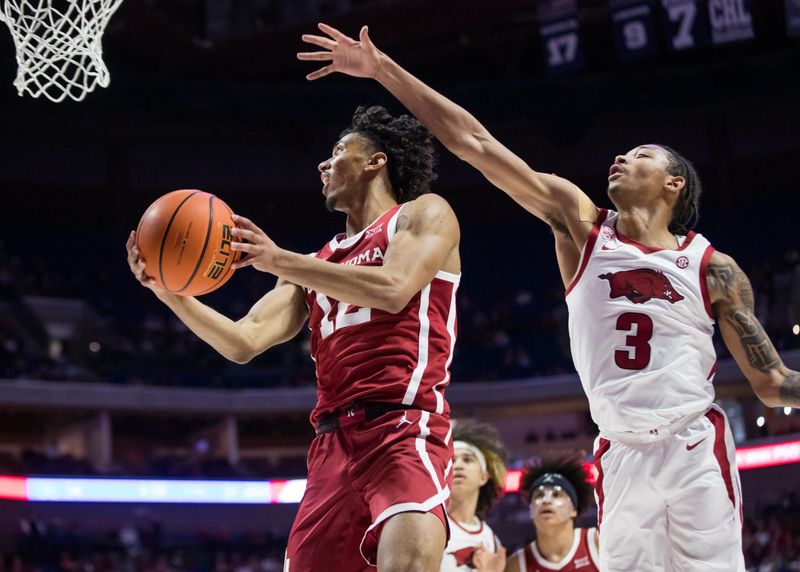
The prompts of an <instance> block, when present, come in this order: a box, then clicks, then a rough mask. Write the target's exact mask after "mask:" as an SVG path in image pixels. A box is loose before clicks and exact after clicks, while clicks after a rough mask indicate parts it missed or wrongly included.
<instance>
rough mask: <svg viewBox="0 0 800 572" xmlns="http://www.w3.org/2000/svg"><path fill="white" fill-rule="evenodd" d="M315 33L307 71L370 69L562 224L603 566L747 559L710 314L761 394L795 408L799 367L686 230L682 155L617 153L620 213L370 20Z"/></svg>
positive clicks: (682, 566) (729, 564) (691, 565)
mask: <svg viewBox="0 0 800 572" xmlns="http://www.w3.org/2000/svg"><path fill="white" fill-rule="evenodd" d="M320 30H322V32H323V33H325V34H326V36H316V35H305V36H303V40H304V41H306V42H308V43H310V44H313V45H315V46H318V47H320V48H322V51H317V52H309V53H302V54H298V58H299V59H302V60H309V61H320V62H325V65H324V67H322V68H321V69H318V70H316V71H314V72H312V73H311V74H309V75H308V76H307V77H308V79H311V80H313V79H317V78H321V77H324V76H326V75H328V74H330V73H333V72H341V73H345V74H348V75H352V76H356V77H368V78H374V79H375V80H376V81H378V82H379V83H380V84H381V85H383V86H384V87H385V88H386V89H388V90H389V91H390V92H391V93H392V94H393V95H394V96H395V97H397V98H398V99H399V100H400V101H401V102H402V103H403V104H404V105H405V106H406V107H407V108H408V109H409V110H410V111H411V112H412V113H413V114H414V115H415V116H416V117H417V118H418V119H419V120H420V121H421V122H422V123H423V124H424V125H425V126H427V127H428V128H429V129H430V130H431V132H432V133H433V134H434V135H435V136H436V137H437V138H438V139H439V140H440V141H441V142H442V143H443V144H444V146H445V147H447V148H448V149H449V150H450V151H451V152H453V153H454V154H455V155H457V156H458V157H460V158H461V159H463V160H465V161H466V162H468V163H469V164H471V165H472V166H474V167H475V168H477V169H478V170H480V171H481V172H482V173H483V174H484V176H486V178H487V179H488V180H489V181H491V182H492V183H493V184H494V185H496V186H497V187H498V188H500V189H501V190H503V191H504V192H505V193H507V194H508V195H509V196H510V197H511V198H512V199H514V200H515V201H516V202H517V203H518V204H519V205H520V206H522V207H523V208H525V209H526V210H527V211H529V212H530V213H531V214H533V215H535V216H536V217H538V218H540V219H542V220H543V221H545V222H546V223H547V224H548V225H550V227H551V229H552V230H553V232H554V233H555V234H556V237H557V239H556V252H557V259H558V263H559V269H560V271H561V276H562V278H563V279H564V285H565V286H566V287H567V305H568V306H569V309H570V312H569V321H570V342H571V345H572V354H573V360H574V362H575V367H576V369H577V370H578V373H579V375H580V378H581V383H582V384H583V387H584V389H585V391H586V394H587V396H588V398H589V405H590V409H591V413H592V417H593V418H594V420H595V422H596V423H597V424H598V426H599V427H600V439H598V442H597V445H596V452H595V460H596V463H597V465H598V470H599V471H600V478H599V479H598V484H597V494H598V499H599V503H598V504H599V507H598V512H599V518H601V519H603V520H602V521H601V522H602V524H601V527H600V531H601V539H600V560H601V567H602V568H603V570H604V572H615V571H619V572H629V571H630V570H636V571H637V572H647V571H651V570H652V571H661V570H665V569H669V568H670V567H672V568H675V569H678V570H692V571H695V570H698V571H699V570H703V571H712V570H714V571H720V572H723V571H724V572H732V571H740V572H741V571H743V570H744V560H743V558H742V550H741V534H740V528H741V522H740V509H741V498H740V490H739V489H740V487H739V483H738V472H737V470H736V464H735V463H736V462H735V451H734V446H733V438H732V435H731V432H730V429H729V427H728V424H727V422H726V420H725V416H724V413H723V412H722V411H721V410H719V408H717V407H716V406H713V405H712V403H713V399H714V390H713V385H712V382H713V378H714V373H715V372H716V368H715V366H714V359H715V357H714V355H715V354H714V345H713V342H712V333H713V330H714V321H715V320H716V322H717V325H718V327H719V329H720V331H721V333H722V336H723V338H724V340H725V343H726V345H727V347H728V349H729V350H730V352H731V354H732V355H733V357H734V358H735V360H736V362H737V363H738V365H739V367H740V368H741V370H742V372H743V373H744V375H745V377H746V378H747V379H748V381H749V382H750V384H751V386H752V388H753V390H754V392H755V394H756V395H757V396H758V398H759V399H760V400H761V401H762V402H763V403H764V404H765V405H767V406H769V407H781V406H784V407H787V406H788V407H800V373H798V372H796V371H792V370H790V369H788V368H787V367H786V366H785V365H784V363H783V361H782V360H781V358H780V356H779V355H778V353H777V351H776V350H775V347H774V346H773V344H772V342H771V341H770V339H769V337H768V336H767V334H766V332H765V331H764V328H763V327H762V326H761V324H760V323H759V321H758V319H757V318H756V316H755V312H754V301H753V291H752V287H751V285H750V282H749V280H748V279H747V277H746V276H745V274H744V273H743V272H742V270H741V269H740V268H739V266H738V265H737V264H736V262H735V261H734V260H733V259H732V258H731V257H730V256H728V255H726V254H722V253H720V252H717V251H715V250H714V249H713V248H712V247H711V246H710V244H709V243H708V241H707V240H705V239H704V238H703V237H702V236H701V235H699V234H696V233H694V232H692V231H691V229H692V227H693V226H694V224H695V223H696V221H697V215H698V208H699V206H698V204H699V196H700V190H701V186H700V181H699V179H698V177H697V173H696V172H695V170H694V168H693V166H692V165H691V163H689V161H687V160H686V159H685V158H684V157H682V156H681V155H680V154H679V153H678V152H676V151H675V150H673V149H670V148H669V147H666V146H663V145H655V144H648V145H640V146H638V147H635V148H634V149H631V150H630V151H628V152H626V153H625V154H623V155H618V156H617V157H616V158H615V160H614V163H613V165H612V166H611V168H610V170H609V177H608V195H609V198H610V199H611V201H612V202H613V203H614V205H615V207H616V209H617V212H614V211H611V210H606V209H600V208H598V207H597V206H596V205H595V204H594V203H593V202H592V201H591V199H589V197H588V196H586V194H584V192H583V191H582V190H581V189H580V188H578V187H577V186H576V185H574V184H573V183H571V182H570V181H568V180H566V179H563V178H561V177H557V176H555V175H550V174H546V173H541V172H537V171H534V170H533V169H532V168H530V167H529V166H528V165H527V164H526V163H525V162H524V161H523V160H522V159H520V158H519V157H518V156H516V155H515V154H514V153H512V152H511V151H510V150H509V149H507V148H506V147H505V146H503V145H502V144H501V143H500V142H499V141H497V139H495V138H494V137H492V135H491V134H490V133H489V132H488V131H487V130H486V128H485V127H484V126H483V125H481V124H480V123H479V122H478V121H477V120H476V119H475V118H474V117H473V116H472V115H471V114H469V113H468V112H467V111H466V110H464V109H463V108H461V107H459V106H458V105H456V104H455V103H453V102H451V101H449V100H448V99H447V98H445V97H444V96H442V95H441V94H439V93H437V92H436V91H434V90H433V89H431V88H430V87H428V86H426V85H425V84H423V83H422V82H421V81H419V80H418V79H417V78H415V77H414V76H412V75H411V74H409V73H408V72H407V71H405V70H404V69H403V68H401V67H400V66H399V65H397V63H395V62H394V61H392V60H391V58H389V57H388V56H387V55H386V54H384V53H382V52H381V51H380V50H378V48H377V47H376V46H375V45H374V44H373V43H372V41H371V40H370V38H369V35H368V30H367V28H366V26H365V27H363V28H362V29H361V33H360V37H359V40H355V39H353V38H349V37H348V36H346V35H344V34H342V33H341V32H339V31H338V30H336V29H334V28H331V27H330V26H326V25H324V24H320ZM587 269H588V270H587ZM584 271H585V272H584ZM582 277H583V278H582ZM665 469H667V470H665ZM645 526H647V527H648V533H647V534H641V529H642V528H643V527H645Z"/></svg>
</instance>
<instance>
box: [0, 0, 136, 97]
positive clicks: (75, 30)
mask: <svg viewBox="0 0 800 572" xmlns="http://www.w3.org/2000/svg"><path fill="white" fill-rule="evenodd" d="M2 1H3V0H0V2H2ZM121 3H122V0H5V3H4V4H3V6H2V9H1V10H0V20H2V21H3V22H5V23H6V25H7V26H8V28H9V30H11V35H12V36H13V37H14V45H15V46H16V49H17V78H16V79H15V80H14V85H15V86H16V88H17V93H19V95H23V94H24V93H25V92H26V91H27V92H28V93H29V94H30V95H31V96H33V97H39V96H41V95H43V96H45V97H46V98H47V99H49V100H51V101H54V102H59V101H62V100H64V99H65V98H67V97H70V98H72V99H74V100H75V101H81V100H82V99H83V98H84V97H86V94H87V93H89V92H90V91H92V90H93V89H94V88H95V87H96V86H97V85H101V86H103V87H107V86H108V83H109V80H110V77H109V74H108V68H106V65H105V63H103V46H102V45H101V40H102V37H103V31H104V30H105V29H106V25H107V24H108V21H109V19H110V18H111V15H112V14H113V13H114V11H115V10H116V9H117V8H118V7H119V5H120V4H121ZM56 6H57V7H56Z"/></svg>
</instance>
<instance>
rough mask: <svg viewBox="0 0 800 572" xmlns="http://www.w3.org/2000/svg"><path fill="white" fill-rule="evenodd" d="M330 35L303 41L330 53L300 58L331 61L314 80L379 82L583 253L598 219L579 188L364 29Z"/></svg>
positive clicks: (457, 151) (311, 76)
mask: <svg viewBox="0 0 800 572" xmlns="http://www.w3.org/2000/svg"><path fill="white" fill-rule="evenodd" d="M319 28H320V30H321V31H322V32H324V33H325V34H327V35H328V37H324V36H316V35H308V34H307V35H304V36H303V40H304V41H305V42H307V43H310V44H314V45H316V46H319V47H321V48H323V49H324V50H325V51H320V52H309V53H300V54H298V55H297V57H298V58H299V59H301V60H308V61H324V62H330V63H329V64H328V65H326V66H325V67H323V68H321V69H319V70H317V71H315V72H313V73H311V74H309V75H308V76H307V77H308V79H310V80H314V79H318V78H321V77H324V76H326V75H328V74H330V73H333V72H341V73H345V74H348V75H352V76H356V77H369V78H374V79H375V80H377V81H378V82H380V84H381V85H383V86H384V87H385V88H386V89H387V90H389V91H390V92H391V93H392V95H394V96H395V97H396V98H397V99H398V100H400V102H401V103H403V105H405V106H406V107H407V108H408V109H409V110H410V111H411V113H412V114H414V116H416V117H417V119H419V121H420V122H421V123H422V124H423V125H425V127H427V128H428V129H429V130H430V131H431V132H432V133H433V134H434V135H435V136H436V138H438V139H439V141H441V142H442V144H443V145H444V146H445V147H447V148H448V149H449V150H450V151H451V152H452V153H454V154H455V155H457V156H458V157H459V158H461V159H463V160H464V161H466V162H468V163H469V164H470V165H472V166H473V167H475V168H477V169H478V170H480V171H481V172H482V173H483V175H484V176H485V177H486V178H487V179H488V180H489V181H490V182H491V183H492V184H494V185H495V186H496V187H498V188H499V189H501V190H503V191H504V192H505V193H507V194H508V195H509V196H510V197H511V198H512V199H514V200H515V201H516V202H517V203H518V204H519V205H520V206H522V207H523V208H525V209H526V210H528V211H529V212H531V213H532V214H534V215H536V216H537V217H539V218H540V219H542V220H544V221H545V222H547V223H548V224H550V225H551V226H557V227H561V228H565V229H567V230H568V231H569V234H570V236H571V237H572V239H573V240H574V241H575V243H576V245H577V247H578V248H582V247H583V244H584V243H585V242H586V237H587V236H588V234H589V231H590V230H591V223H593V222H594V221H595V219H596V218H597V212H598V209H597V207H596V206H595V205H594V204H593V203H592V201H591V200H590V199H589V197H587V196H586V195H585V194H584V193H583V191H581V190H580V189H579V188H578V187H577V186H576V185H574V184H573V183H571V182H569V181H567V180H566V179H562V178H560V177H557V176H555V175H549V174H545V173H539V172H536V171H534V170H533V169H531V168H530V167H529V166H528V165H527V164H526V163H525V162H524V161H523V160H522V159H520V158H519V157H518V156H517V155H515V154H514V153H512V152H511V151H510V150H509V149H508V148H506V147H505V146H504V145H503V144H501V143H500V142H499V141H497V140H496V139H495V138H494V137H493V136H492V135H491V134H490V133H489V132H488V131H487V130H486V128H485V127H484V126H483V125H481V123H480V122H479V121H478V120H477V119H475V117H473V116H472V115H471V114H470V113H469V112H467V111H466V110H465V109H463V108H462V107H460V106H458V105H456V104H455V103H453V102H452V101H450V100H449V99H447V98H446V97H444V96H443V95H441V94H440V93H437V92H436V91H434V90H433V89H431V88H430V87H428V86H427V85H425V84H424V83H422V82H421V81H420V80H419V79H417V78H416V77H414V76H413V75H411V74H410V73H408V72H407V71H406V70H404V69H403V68H401V67H400V66H399V65H397V64H396V63H395V62H394V61H392V59H391V58H389V57H388V56H387V55H386V54H384V53H382V52H381V51H380V50H378V48H377V47H375V45H374V44H373V43H372V41H371V40H370V38H369V34H368V30H367V27H366V26H364V27H363V28H362V29H361V33H360V36H359V40H360V41H356V40H354V39H352V38H349V37H348V36H346V35H344V34H342V33H341V32H339V31H338V30H336V29H335V28H332V27H330V26H327V25H325V24H320V25H319Z"/></svg>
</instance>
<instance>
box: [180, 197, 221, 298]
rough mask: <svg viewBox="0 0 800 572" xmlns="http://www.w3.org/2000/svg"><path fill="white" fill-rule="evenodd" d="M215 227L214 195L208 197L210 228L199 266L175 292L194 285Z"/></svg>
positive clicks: (197, 265) (207, 230)
mask: <svg viewBox="0 0 800 572" xmlns="http://www.w3.org/2000/svg"><path fill="white" fill-rule="evenodd" d="M213 225H214V195H211V196H209V197H208V227H207V228H206V241H205V242H204V243H203V250H201V251H200V256H198V257H197V264H195V265H194V270H193V271H192V275H191V276H189V279H188V280H187V281H186V284H184V285H183V288H181V289H180V290H175V292H176V293H177V292H183V291H184V290H186V289H187V288H188V287H189V284H191V283H192V280H194V277H195V274H197V270H198V269H199V268H200V264H201V263H202V262H203V257H204V256H205V255H206V248H208V238H209V237H210V236H211V228H212V226H213Z"/></svg>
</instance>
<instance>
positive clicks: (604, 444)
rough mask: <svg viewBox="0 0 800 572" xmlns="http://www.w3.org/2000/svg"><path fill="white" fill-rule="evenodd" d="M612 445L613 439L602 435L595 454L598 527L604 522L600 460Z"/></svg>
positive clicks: (601, 466)
mask: <svg viewBox="0 0 800 572" xmlns="http://www.w3.org/2000/svg"><path fill="white" fill-rule="evenodd" d="M610 447H611V441H609V440H608V439H603V438H602V437H600V446H599V447H597V452H596V453H595V454H594V466H595V467H596V468H597V481H595V483H594V487H595V489H594V490H595V491H597V527H598V528H600V525H601V524H602V523H603V498H604V497H603V476H604V475H603V465H602V463H601V462H600V461H601V459H602V457H603V455H604V454H605V452H606V451H608V449H609V448H610Z"/></svg>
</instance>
